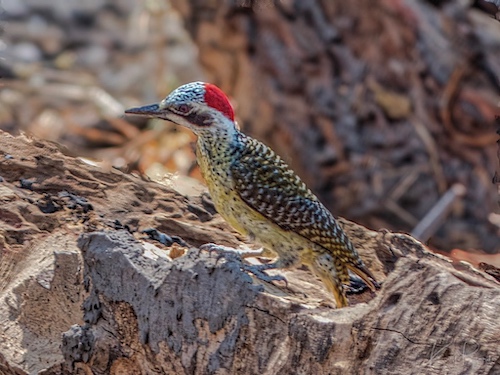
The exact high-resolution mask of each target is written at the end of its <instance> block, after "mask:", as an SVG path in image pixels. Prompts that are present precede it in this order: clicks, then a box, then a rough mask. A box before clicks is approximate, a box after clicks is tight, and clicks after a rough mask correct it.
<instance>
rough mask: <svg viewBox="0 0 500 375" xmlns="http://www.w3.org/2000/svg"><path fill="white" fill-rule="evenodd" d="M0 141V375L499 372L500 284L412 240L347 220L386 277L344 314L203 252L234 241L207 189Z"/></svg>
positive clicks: (324, 297) (306, 277) (308, 282)
mask: <svg viewBox="0 0 500 375" xmlns="http://www.w3.org/2000/svg"><path fill="white" fill-rule="evenodd" d="M0 150H1V152H2V154H1V155H0V157H1V160H2V161H1V163H0V176H1V177H2V182H1V183H0V199H1V201H2V215H1V216H0V234H1V235H2V237H1V239H2V242H1V243H0V249H1V252H0V257H1V268H0V270H1V274H0V282H1V283H0V285H1V290H0V300H1V303H0V322H1V323H0V324H1V325H0V327H1V333H0V338H1V340H0V372H1V373H2V374H9V375H10V374H17V375H20V374H27V373H31V374H35V373H40V374H44V375H48V374H54V375H55V374H58V375H59V374H165V373H166V374H235V373H238V374H290V373H296V374H313V373H314V374H416V373H426V374H443V373H450V374H456V373H475V374H497V373H499V372H500V350H499V341H498V337H500V324H499V321H498V314H497V311H499V309H500V284H499V283H498V282H496V281H495V280H494V279H493V278H492V277H491V276H488V275H487V274H485V273H482V272H480V271H477V270H474V269H472V268H471V267H469V266H467V265H466V264H461V265H458V266H454V265H453V264H451V262H450V261H449V260H447V259H446V258H443V257H441V256H438V255H435V254H432V253H430V252H428V251H427V249H426V248H425V247H424V246H423V245H422V244H421V243H419V242H418V241H416V240H414V239H413V238H411V237H410V236H408V235H404V234H397V233H390V232H387V231H385V232H384V231H383V232H374V231H370V230H367V229H366V228H364V227H362V226H359V225H357V224H354V223H352V222H349V221H346V220H343V219H341V220H340V222H341V224H342V226H343V228H344V229H345V230H346V232H347V233H348V235H349V236H350V237H351V238H352V239H353V240H354V242H355V244H356V246H357V248H358V249H359V251H360V253H361V256H362V257H363V259H364V260H365V261H366V263H367V265H368V267H369V268H370V269H371V270H372V271H373V272H374V273H375V276H376V277H377V278H378V279H379V281H382V282H383V286H382V288H381V289H380V290H379V291H378V292H377V293H376V296H371V295H370V293H368V292H366V293H363V294H361V295H354V296H350V301H351V304H352V306H351V307H348V308H344V309H335V308H333V306H332V305H333V304H334V302H333V299H332V298H331V297H330V296H329V295H328V293H327V292H326V290H324V288H323V286H322V284H321V282H320V281H318V280H315V279H314V278H313V277H311V274H310V273H309V272H308V271H307V270H306V269H298V270H289V271H281V270H279V271H275V272H278V273H280V274H283V275H284V276H285V277H286V278H287V279H288V286H285V285H284V284H283V283H277V284H275V285H274V284H273V285H271V284H267V283H262V282H259V281H258V280H256V279H254V278H253V277H251V276H249V275H248V274H246V273H244V272H243V271H242V270H241V260H239V259H237V258H233V257H223V258H220V259H219V258H218V256H217V254H214V253H207V252H204V251H200V250H199V249H198V247H199V246H200V245H201V244H202V243H205V242H216V243H223V244H226V245H232V246H237V245H238V244H240V243H241V242H240V240H239V239H238V238H237V237H236V236H235V234H234V232H232V230H231V229H229V228H228V227H227V226H226V225H225V224H224V223H223V222H222V221H221V219H220V218H219V217H218V215H217V214H215V213H214V212H213V211H212V208H211V206H210V201H209V200H208V199H207V198H206V197H200V196H199V195H198V193H196V195H194V196H191V195H189V194H180V193H178V192H176V191H174V190H172V189H171V188H167V187H165V186H162V185H159V184H157V183H153V182H148V181H144V180H141V179H140V178H137V177H134V176H127V175H124V174H122V173H120V172H114V171H104V170H102V169H100V168H97V167H93V166H89V165H87V164H84V163H82V162H81V161H79V160H76V159H74V158H71V157H67V156H64V155H63V154H62V153H60V152H59V151H58V149H57V148H56V147H55V146H53V145H52V144H50V143H47V142H41V141H37V140H32V139H27V138H24V137H18V138H14V137H12V136H9V135H7V134H5V133H1V134H0ZM149 227H156V228H158V229H161V230H162V231H163V232H165V233H166V234H168V235H169V236H170V240H165V238H164V240H165V241H164V242H165V243H167V246H164V245H161V244H160V243H158V242H157V241H152V240H150V239H149V238H147V236H146V234H144V233H142V230H143V229H147V228H149ZM175 236H178V237H175ZM167 237H168V236H167ZM179 243H181V244H185V243H186V245H187V247H185V246H180V245H179ZM386 275H387V278H386Z"/></svg>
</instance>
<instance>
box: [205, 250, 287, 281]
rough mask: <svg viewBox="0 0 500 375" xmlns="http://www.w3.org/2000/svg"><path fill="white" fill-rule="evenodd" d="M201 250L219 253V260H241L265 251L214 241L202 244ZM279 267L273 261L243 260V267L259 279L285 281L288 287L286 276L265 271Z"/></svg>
mask: <svg viewBox="0 0 500 375" xmlns="http://www.w3.org/2000/svg"><path fill="white" fill-rule="evenodd" d="M200 250H203V251H208V252H209V253H212V252H215V253H218V257H217V260H219V259H220V258H226V259H227V258H229V259H233V260H239V261H241V260H242V258H248V257H253V256H259V255H261V254H262V252H263V251H264V250H263V249H259V250H249V249H248V248H240V249H234V248H232V247H227V246H222V245H217V244H213V243H207V244H204V245H202V246H200ZM275 268H278V265H277V264H276V263H275V262H273V263H266V264H246V263H243V262H241V269H242V270H243V271H245V272H248V273H251V274H252V275H254V276H255V277H257V278H258V279H259V280H262V281H264V282H267V283H272V282H273V281H284V282H285V285H286V286H287V287H288V282H287V280H286V278H285V277H284V276H281V275H268V274H266V273H265V272H264V271H266V270H270V269H275Z"/></svg>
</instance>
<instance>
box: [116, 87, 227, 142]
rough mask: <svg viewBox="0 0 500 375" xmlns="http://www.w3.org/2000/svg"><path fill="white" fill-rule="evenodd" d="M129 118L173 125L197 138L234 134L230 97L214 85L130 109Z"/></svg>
mask: <svg viewBox="0 0 500 375" xmlns="http://www.w3.org/2000/svg"><path fill="white" fill-rule="evenodd" d="M125 113H128V114H134V115H139V116H148V117H154V118H161V119H163V120H168V121H172V122H174V123H176V124H179V125H182V126H185V127H188V128H190V129H191V130H193V132H195V133H196V134H197V135H199V136H203V135H205V134H213V133H217V132H221V131H222V132H224V133H226V134H230V133H234V131H235V130H236V124H235V122H234V111H233V107H232V106H231V103H230V102H229V99H228V98H227V96H226V95H225V94H224V93H223V92H222V90H221V89H219V88H218V87H217V86H215V85H213V84H211V83H204V82H191V83H187V84H185V85H182V86H180V87H178V88H176V89H175V90H174V91H172V92H171V93H170V94H169V95H168V96H167V97H166V98H165V99H163V100H162V101H161V102H160V103H158V104H151V105H146V106H143V107H138V108H131V109H128V110H126V111H125Z"/></svg>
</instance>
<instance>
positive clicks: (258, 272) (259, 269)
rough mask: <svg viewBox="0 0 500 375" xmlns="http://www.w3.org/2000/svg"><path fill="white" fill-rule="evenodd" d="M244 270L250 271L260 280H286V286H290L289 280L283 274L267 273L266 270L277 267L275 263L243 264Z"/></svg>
mask: <svg viewBox="0 0 500 375" xmlns="http://www.w3.org/2000/svg"><path fill="white" fill-rule="evenodd" d="M241 268H242V270H243V271H245V272H249V273H251V274H252V275H254V276H255V277H256V278H258V279H259V280H262V281H264V282H266V283H272V282H273V281H284V282H285V286H286V287H287V288H288V281H287V279H286V278H285V276H282V275H268V274H267V273H265V272H264V271H265V270H270V269H274V268H276V265H275V264H274V263H267V264H242V267H241Z"/></svg>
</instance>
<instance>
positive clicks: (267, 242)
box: [125, 82, 377, 307]
mask: <svg viewBox="0 0 500 375" xmlns="http://www.w3.org/2000/svg"><path fill="white" fill-rule="evenodd" d="M125 113H127V114H134V115H141V116H148V117H154V118H160V119H163V120H168V121H171V122H173V123H176V124H178V125H181V126H185V127H187V128H189V129H191V130H192V131H193V132H194V133H195V134H196V135H197V137H198V140H197V147H196V151H197V159H198V164H199V165H200V169H201V172H202V175H203V177H204V179H205V181H206V183H207V185H208V189H209V192H210V195H211V197H212V200H213V202H214V205H215V207H216V208H217V211H218V212H219V213H220V214H221V215H222V216H223V217H224V219H225V220H226V221H227V222H228V223H229V224H230V225H232V226H233V227H234V228H235V229H236V230H237V231H238V232H240V233H242V234H243V235H246V236H249V238H250V239H253V240H256V241H257V242H259V243H260V244H261V245H262V246H263V247H264V248H265V249H266V250H271V251H273V252H274V253H275V254H277V256H278V258H277V260H276V261H274V262H272V263H269V264H263V265H259V266H254V267H259V268H258V269H259V270H260V272H261V273H262V274H263V272H262V270H267V269H271V268H289V267H294V266H298V265H300V264H305V265H307V266H308V267H309V269H310V270H311V271H312V272H313V273H314V274H316V275H317V276H318V277H319V278H320V279H321V280H322V281H323V283H324V284H325V286H326V287H327V289H328V290H329V291H330V292H331V293H332V294H333V296H334V298H335V301H336V304H337V307H344V306H347V305H348V300H347V297H346V287H345V285H348V284H349V280H350V278H349V271H351V272H353V273H354V274H356V275H357V276H359V277H360V278H361V279H362V280H363V281H364V283H365V284H366V285H367V286H368V287H369V288H370V289H371V290H372V291H374V290H375V286H376V285H377V283H376V281H375V279H374V277H373V276H372V274H371V273H370V271H369V270H368V269H367V268H366V267H365V265H364V264H363V261H362V260H361V258H360V257H359V255H358V253H357V251H356V249H355V248H354V246H353V244H352V243H351V241H350V240H349V238H348V237H347V236H346V234H345V233H344V231H343V230H342V228H341V227H340V226H339V224H338V223H337V221H336V220H335V218H334V217H333V215H332V214H331V213H330V212H329V211H328V210H327V209H326V208H325V206H324V205H323V204H322V203H321V202H320V201H319V199H318V198H317V197H316V196H315V195H314V194H313V193H312V192H311V190H309V189H308V188H307V186H306V185H305V183H304V182H302V180H301V179H300V178H299V177H298V176H297V175H296V174H295V173H294V172H293V171H292V170H291V169H290V168H289V167H288V165H287V164H286V163H285V162H284V161H283V160H282V159H281V158H280V157H279V156H278V155H277V154H276V153H275V152H274V151H273V150H272V149H271V148H269V147H267V146H266V145H264V144H263V143H261V142H259V141H257V140H255V139H253V138H251V137H249V136H247V135H245V134H244V133H242V132H241V131H239V129H238V127H237V125H236V122H235V119H234V110H233V107H232V106H231V103H230V102H229V100H228V98H227V97H226V95H225V94H224V93H223V92H222V90H220V89H219V88H218V87H217V86H215V85H213V84H210V83H204V82H192V83H188V84H185V85H182V86H180V87H178V88H177V89H175V90H174V91H172V92H171V93H170V94H169V95H168V96H167V97H166V98H165V99H163V100H162V101H161V102H160V103H158V104H152V105H146V106H143V107H138V108H132V109H129V110H127V111H125ZM255 274H256V275H257V273H255Z"/></svg>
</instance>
